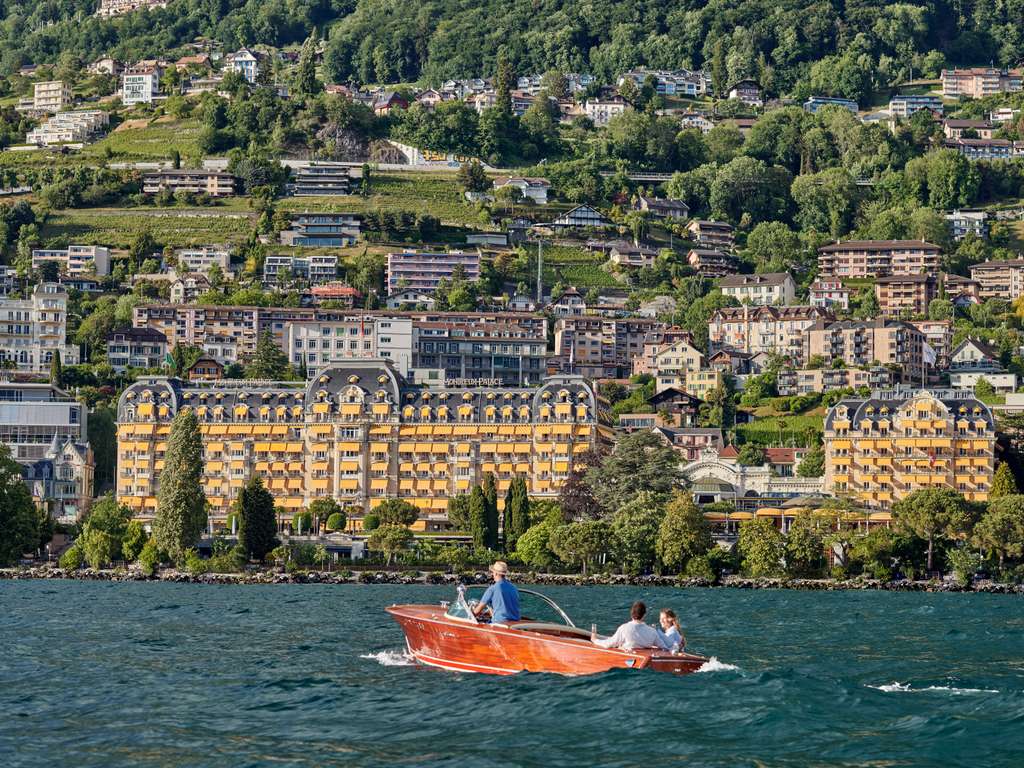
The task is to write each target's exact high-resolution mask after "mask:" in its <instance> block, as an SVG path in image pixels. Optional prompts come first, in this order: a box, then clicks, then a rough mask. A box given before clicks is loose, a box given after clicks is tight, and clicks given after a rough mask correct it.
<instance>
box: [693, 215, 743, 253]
mask: <svg viewBox="0 0 1024 768" xmlns="http://www.w3.org/2000/svg"><path fill="white" fill-rule="evenodd" d="M686 231H687V232H689V233H690V237H691V238H692V239H693V240H694V241H695V242H697V243H698V244H699V245H701V246H703V247H704V248H712V249H721V250H725V251H728V250H730V249H731V248H732V246H733V242H735V240H736V235H735V230H734V229H733V227H732V224H729V223H727V222H724V221H707V220H704V219H694V220H693V221H691V222H690V223H689V224H687V225H686Z"/></svg>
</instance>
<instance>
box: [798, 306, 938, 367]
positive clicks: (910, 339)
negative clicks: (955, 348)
mask: <svg viewBox="0 0 1024 768" xmlns="http://www.w3.org/2000/svg"><path fill="white" fill-rule="evenodd" d="M805 337H806V344H805V351H806V357H805V358H804V360H810V359H811V358H813V357H817V356H820V357H821V358H823V359H824V360H825V364H826V365H831V364H832V363H833V362H834V361H836V360H841V361H842V362H843V363H844V364H845V365H847V366H848V367H861V368H863V367H869V366H877V365H886V366H888V365H891V366H893V367H894V369H896V370H898V371H899V375H900V380H901V381H903V382H905V383H915V382H917V383H920V381H921V376H922V374H923V372H924V367H923V366H924V334H922V333H921V331H919V330H918V329H917V328H915V327H914V326H913V325H911V324H910V323H905V322H901V321H898V320H883V319H877V320H867V321H863V322H855V321H852V320H842V321H839V322H835V323H827V322H824V321H820V320H819V321H818V322H817V323H815V324H814V325H813V326H811V327H810V328H808V329H807V330H806V332H805Z"/></svg>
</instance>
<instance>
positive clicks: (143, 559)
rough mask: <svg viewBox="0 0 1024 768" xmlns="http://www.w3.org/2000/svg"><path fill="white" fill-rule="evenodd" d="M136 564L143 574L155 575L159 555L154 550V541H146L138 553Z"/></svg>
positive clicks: (155, 549)
mask: <svg viewBox="0 0 1024 768" xmlns="http://www.w3.org/2000/svg"><path fill="white" fill-rule="evenodd" d="M138 563H139V568H141V569H142V572H143V573H144V574H146V575H147V576H154V575H156V569H157V566H158V565H160V553H159V551H158V550H157V548H156V541H154V540H153V539H149V540H148V541H146V543H145V545H143V547H142V551H141V552H140V553H139V557H138Z"/></svg>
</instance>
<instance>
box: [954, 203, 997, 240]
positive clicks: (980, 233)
mask: <svg viewBox="0 0 1024 768" xmlns="http://www.w3.org/2000/svg"><path fill="white" fill-rule="evenodd" d="M946 221H948V222H949V227H950V229H951V230H952V233H953V239H954V240H956V241H958V242H959V241H960V240H963V239H964V238H965V237H967V235H974V236H975V237H979V238H981V239H982V240H984V239H985V238H987V237H988V214H987V213H985V211H960V210H956V211H953V212H952V213H947V214H946Z"/></svg>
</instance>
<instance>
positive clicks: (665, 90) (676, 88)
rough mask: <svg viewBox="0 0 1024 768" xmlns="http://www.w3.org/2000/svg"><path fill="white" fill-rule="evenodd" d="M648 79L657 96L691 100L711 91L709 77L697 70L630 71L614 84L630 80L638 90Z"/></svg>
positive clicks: (620, 76)
mask: <svg viewBox="0 0 1024 768" xmlns="http://www.w3.org/2000/svg"><path fill="white" fill-rule="evenodd" d="M648 79H650V80H652V81H653V82H654V89H655V91H657V93H658V95H659V96H683V97H687V98H693V97H696V96H701V95H703V94H705V93H709V92H710V91H711V76H710V75H708V74H705V73H704V72H703V71H702V70H699V69H698V70H689V69H677V70H664V69H631V70H630V71H628V72H624V73H623V74H621V75H619V78H618V80H616V83H617V85H619V86H621V85H622V84H623V83H625V82H626V81H627V80H632V81H633V82H634V83H636V85H637V87H638V88H642V87H643V86H644V85H646V83H647V81H648Z"/></svg>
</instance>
